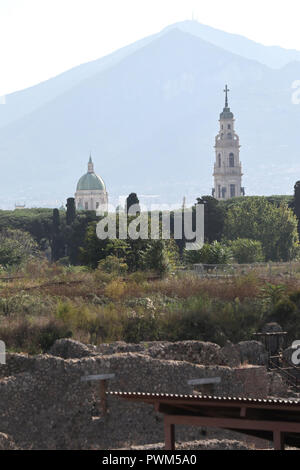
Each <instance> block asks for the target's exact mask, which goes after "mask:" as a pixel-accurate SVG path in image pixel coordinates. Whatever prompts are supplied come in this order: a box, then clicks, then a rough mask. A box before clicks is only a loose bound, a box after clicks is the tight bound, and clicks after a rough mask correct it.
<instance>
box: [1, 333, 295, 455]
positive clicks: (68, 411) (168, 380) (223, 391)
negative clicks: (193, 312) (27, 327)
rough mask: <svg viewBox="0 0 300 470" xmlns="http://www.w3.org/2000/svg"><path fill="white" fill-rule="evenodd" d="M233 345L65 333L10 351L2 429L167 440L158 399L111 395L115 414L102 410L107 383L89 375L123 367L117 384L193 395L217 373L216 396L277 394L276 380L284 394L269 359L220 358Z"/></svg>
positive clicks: (52, 437)
mask: <svg viewBox="0 0 300 470" xmlns="http://www.w3.org/2000/svg"><path fill="white" fill-rule="evenodd" d="M253 347H254V349H255V348H257V345H253ZM232 348H234V351H239V348H238V347H234V346H233V345H228V346H227V349H225V350H223V351H222V348H219V347H218V346H217V345H212V344H210V343H208V344H205V343H201V342H184V343H177V344H171V343H163V344H160V343H149V344H147V345H145V344H143V345H125V344H124V343H116V344H114V345H102V346H101V347H100V348H99V349H98V350H97V349H95V348H94V347H86V346H84V345H81V344H80V343H77V342H75V341H71V340H60V341H59V342H57V343H56V344H55V345H54V347H53V348H52V350H51V353H52V354H51V355H50V354H48V355H40V356H35V357H28V356H26V355H21V354H10V355H8V357H7V364H6V365H5V366H3V365H2V366H0V396H1V401H0V433H3V435H7V436H9V438H11V439H13V441H14V442H15V445H16V446H17V447H19V448H25V449H27V448H33V449H107V448H109V449H116V448H121V447H123V448H124V447H129V446H130V445H142V444H150V443H156V442H160V441H162V439H163V425H162V417H161V416H160V415H159V414H157V413H156V412H155V411H154V410H153V407H152V406H148V405H143V404H135V403H128V402H126V401H123V400H120V399H118V398H116V397H109V398H108V413H107V414H106V415H105V416H102V414H101V413H102V412H101V406H100V394H99V382H82V381H81V378H82V377H83V376H84V375H91V374H107V373H109V374H115V379H113V380H110V381H109V386H108V387H109V388H108V389H109V390H118V391H135V392H137V391H138V392H154V393H178V394H191V393H195V392H196V393H197V387H193V386H191V385H188V383H187V382H188V380H190V379H197V378H204V377H216V376H217V377H221V383H220V384H216V385H215V388H214V390H213V393H214V394H215V395H221V396H241V397H245V396H248V397H249V396H251V397H253V398H258V397H267V396H270V395H274V390H273V388H272V387H273V384H274V383H276V393H277V394H278V395H281V396H284V394H285V392H286V389H285V387H284V384H282V383H280V382H278V381H274V377H273V374H270V373H268V372H267V370H266V368H265V367H264V366H260V365H249V364H246V363H244V364H243V365H242V366H241V365H240V364H239V365H236V366H235V367H229V366H228V365H215V364H216V362H218V361H219V362H221V363H222V362H223V363H224V362H226V361H227V362H231V361H232V357H233V349H232ZM126 349H128V350H129V351H134V352H126ZM248 349H249V345H247V347H246V348H244V349H243V351H244V350H246V351H247V350H248ZM250 349H251V348H250ZM252 349H253V348H252ZM258 350H260V347H258ZM119 351H122V352H119ZM54 354H55V355H54ZM243 354H245V351H244V353H243ZM252 354H253V351H252ZM68 355H70V356H71V357H72V358H71V359H70V358H67V356H68ZM59 356H63V357H59ZM76 356H77V358H76ZM82 356H83V357H82ZM171 357H175V358H176V360H174V359H171ZM234 357H235V359H234V361H235V363H236V362H239V361H238V357H237V356H236V355H235V356H234ZM255 357H256V356H255ZM226 358H227V359H226ZM212 364H214V365H212ZM280 384H281V385H280ZM195 388H196V390H195ZM177 435H178V438H179V439H182V440H188V439H190V440H195V439H196V438H197V436H199V435H200V430H199V429H197V428H184V427H182V428H181V427H179V429H178V433H177ZM9 442H10V441H9ZM10 445H11V444H10Z"/></svg>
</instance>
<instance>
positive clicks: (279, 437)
mask: <svg viewBox="0 0 300 470" xmlns="http://www.w3.org/2000/svg"><path fill="white" fill-rule="evenodd" d="M273 442H274V449H275V450H284V434H283V432H280V431H274V432H273Z"/></svg>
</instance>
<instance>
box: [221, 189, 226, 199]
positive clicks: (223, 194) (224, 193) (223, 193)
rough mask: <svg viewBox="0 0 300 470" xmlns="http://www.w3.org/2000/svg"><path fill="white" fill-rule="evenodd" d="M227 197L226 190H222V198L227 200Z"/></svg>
mask: <svg viewBox="0 0 300 470" xmlns="http://www.w3.org/2000/svg"><path fill="white" fill-rule="evenodd" d="M225 196H226V188H222V198H223V199H225Z"/></svg>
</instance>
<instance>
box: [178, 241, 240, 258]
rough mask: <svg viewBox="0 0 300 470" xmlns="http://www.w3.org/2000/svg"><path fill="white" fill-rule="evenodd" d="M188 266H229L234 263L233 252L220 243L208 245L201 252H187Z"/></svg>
mask: <svg viewBox="0 0 300 470" xmlns="http://www.w3.org/2000/svg"><path fill="white" fill-rule="evenodd" d="M185 260H186V262H187V263H188V264H196V263H202V264H229V263H231V262H232V251H231V250H230V248H229V247H227V246H225V245H223V244H222V243H219V242H216V241H215V242H213V243H211V244H209V243H206V244H204V245H203V247H202V248H201V249H200V250H187V251H185Z"/></svg>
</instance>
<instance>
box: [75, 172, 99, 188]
mask: <svg viewBox="0 0 300 470" xmlns="http://www.w3.org/2000/svg"><path fill="white" fill-rule="evenodd" d="M94 190H95V191H105V184H104V181H103V179H102V178H100V176H97V175H96V174H95V173H86V174H85V175H83V176H82V177H81V178H80V180H79V181H78V184H77V191H94Z"/></svg>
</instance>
